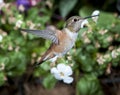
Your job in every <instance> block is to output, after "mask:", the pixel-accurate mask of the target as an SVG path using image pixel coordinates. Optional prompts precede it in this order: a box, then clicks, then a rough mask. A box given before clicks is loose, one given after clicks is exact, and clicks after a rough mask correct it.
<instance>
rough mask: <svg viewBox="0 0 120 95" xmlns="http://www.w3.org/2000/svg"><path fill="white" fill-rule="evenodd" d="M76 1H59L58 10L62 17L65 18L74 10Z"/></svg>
mask: <svg viewBox="0 0 120 95" xmlns="http://www.w3.org/2000/svg"><path fill="white" fill-rule="evenodd" d="M76 3H77V0H61V1H60V3H59V10H60V14H61V15H62V17H66V16H67V15H68V14H69V12H70V11H71V10H72V9H73V8H74V6H75V4H76Z"/></svg>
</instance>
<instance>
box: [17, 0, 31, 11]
mask: <svg viewBox="0 0 120 95" xmlns="http://www.w3.org/2000/svg"><path fill="white" fill-rule="evenodd" d="M16 4H17V7H18V8H19V6H21V5H22V6H23V7H24V8H25V10H28V9H29V8H30V7H31V3H30V0H16Z"/></svg>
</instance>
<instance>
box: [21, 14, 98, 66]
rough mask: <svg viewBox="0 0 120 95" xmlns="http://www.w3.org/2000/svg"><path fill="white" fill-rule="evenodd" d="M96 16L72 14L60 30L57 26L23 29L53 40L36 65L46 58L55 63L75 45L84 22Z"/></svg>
mask: <svg viewBox="0 0 120 95" xmlns="http://www.w3.org/2000/svg"><path fill="white" fill-rule="evenodd" d="M96 16H98V15H94V16H88V17H85V18H82V17H80V16H72V17H70V18H69V19H68V20H67V21H66V25H65V27H64V28H63V29H62V30H59V29H57V28H55V27H52V28H49V27H48V28H46V29H45V30H29V29H21V31H25V32H28V33H32V34H34V35H37V36H39V37H41V38H44V39H47V40H51V41H52V43H51V45H50V47H49V48H48V50H47V51H46V52H45V53H44V54H43V55H42V56H41V59H40V60H39V63H37V64H36V65H39V64H41V63H43V62H44V61H46V60H49V61H51V62H52V63H54V62H56V60H57V58H58V57H62V56H64V55H65V54H66V53H67V52H68V51H69V50H70V49H71V48H72V47H73V46H74V44H75V41H76V39H77V36H78V32H79V30H80V29H81V28H83V22H84V21H85V20H86V19H88V18H92V17H96Z"/></svg>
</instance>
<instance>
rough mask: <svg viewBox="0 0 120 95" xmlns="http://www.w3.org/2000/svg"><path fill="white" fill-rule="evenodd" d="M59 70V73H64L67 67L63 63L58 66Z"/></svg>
mask: <svg viewBox="0 0 120 95" xmlns="http://www.w3.org/2000/svg"><path fill="white" fill-rule="evenodd" d="M57 69H58V71H59V72H64V70H65V69H66V65H65V64H63V63H60V64H58V65H57Z"/></svg>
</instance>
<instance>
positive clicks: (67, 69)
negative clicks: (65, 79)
mask: <svg viewBox="0 0 120 95" xmlns="http://www.w3.org/2000/svg"><path fill="white" fill-rule="evenodd" d="M64 74H65V76H70V75H72V74H73V71H72V68H71V67H70V66H66V68H65V70H64Z"/></svg>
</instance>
